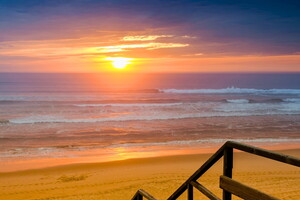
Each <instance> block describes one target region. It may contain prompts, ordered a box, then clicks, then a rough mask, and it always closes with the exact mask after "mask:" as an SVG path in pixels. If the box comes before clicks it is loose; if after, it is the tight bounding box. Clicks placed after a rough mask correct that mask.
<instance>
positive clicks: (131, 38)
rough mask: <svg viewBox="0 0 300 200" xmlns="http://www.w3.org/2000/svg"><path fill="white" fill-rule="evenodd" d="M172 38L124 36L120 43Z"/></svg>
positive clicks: (162, 36)
mask: <svg viewBox="0 0 300 200" xmlns="http://www.w3.org/2000/svg"><path fill="white" fill-rule="evenodd" d="M166 37H173V35H136V36H125V37H123V38H122V40H121V41H151V40H156V39H157V38H166Z"/></svg>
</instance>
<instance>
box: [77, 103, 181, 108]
mask: <svg viewBox="0 0 300 200" xmlns="http://www.w3.org/2000/svg"><path fill="white" fill-rule="evenodd" d="M182 104H183V103H111V104H75V106H79V107H104V106H116V107H157V106H159V107H161V106H165V107H167V106H178V105H182Z"/></svg>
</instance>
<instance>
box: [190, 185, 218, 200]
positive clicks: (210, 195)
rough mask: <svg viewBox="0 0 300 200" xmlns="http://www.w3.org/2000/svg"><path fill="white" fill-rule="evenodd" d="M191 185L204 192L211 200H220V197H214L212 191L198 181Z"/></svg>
mask: <svg viewBox="0 0 300 200" xmlns="http://www.w3.org/2000/svg"><path fill="white" fill-rule="evenodd" d="M191 185H192V186H194V187H195V188H196V189H198V190H199V191H200V192H202V193H203V194H204V195H205V196H207V197H208V198H209V199H211V200H220V199H219V197H217V196H216V195H214V194H213V193H212V192H211V191H209V190H208V189H207V188H206V187H204V186H203V185H201V184H200V183H198V182H197V181H191Z"/></svg>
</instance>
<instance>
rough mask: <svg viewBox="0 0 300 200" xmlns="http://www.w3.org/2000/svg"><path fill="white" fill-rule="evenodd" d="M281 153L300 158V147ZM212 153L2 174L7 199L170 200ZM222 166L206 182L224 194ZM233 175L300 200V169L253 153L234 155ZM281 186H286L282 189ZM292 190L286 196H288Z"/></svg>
mask: <svg viewBox="0 0 300 200" xmlns="http://www.w3.org/2000/svg"><path fill="white" fill-rule="evenodd" d="M278 152H281V153H284V154H287V155H292V156H296V157H300V148H298V149H290V150H280V151H278ZM211 155H212V154H207V153H206V154H192V155H176V156H164V157H152V158H138V159H127V160H121V161H113V162H105V163H88V164H72V165H64V166H56V167H50V168H43V169H32V170H26V171H17V172H8V173H0V188H1V190H2V191H4V192H1V194H0V198H1V199H7V200H10V199H11V200H12V199H14V200H17V199H24V198H26V199H40V200H42V199H78V198H82V199H85V198H86V199H112V200H114V199H130V198H131V197H132V195H133V194H134V193H135V192H136V190H137V189H140V188H143V189H145V190H146V191H148V192H149V193H151V194H153V195H154V196H155V197H156V198H158V199H166V198H167V197H168V196H169V195H171V194H172V192H174V191H175V190H176V189H177V188H178V187H179V186H180V185H181V184H182V183H183V182H184V181H185V180H186V179H187V178H188V177H189V176H191V174H192V173H193V172H194V171H196V170H197V169H198V168H199V167H200V166H201V165H202V164H203V163H204V162H205V161H206V160H207V159H208V158H209V157H210V156H211ZM221 174H222V161H219V162H218V163H217V164H216V165H214V166H213V167H212V168H211V169H210V170H209V171H208V172H207V173H206V174H205V175H204V176H203V177H201V178H200V181H201V183H203V184H204V185H205V186H207V187H208V188H209V189H210V190H211V191H213V192H215V193H216V194H218V195H220V194H221V190H220V189H219V188H218V180H219V179H218V177H219V175H221ZM233 176H234V177H235V178H237V180H240V181H242V182H244V183H245V184H248V185H249V186H253V187H255V188H257V189H260V190H262V191H264V192H267V193H269V194H271V195H274V196H276V197H279V198H281V199H299V197H300V189H299V187H297V183H299V181H300V169H299V168H297V167H294V166H289V165H286V164H283V163H279V162H277V161H272V160H268V159H265V158H261V157H257V156H254V155H251V154H247V153H243V152H236V153H235V154H234V171H233ZM279 185H280V187H279ZM285 190H286V191H285Z"/></svg>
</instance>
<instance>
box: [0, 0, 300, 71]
mask: <svg viewBox="0 0 300 200" xmlns="http://www.w3.org/2000/svg"><path fill="white" fill-rule="evenodd" d="M299 10H300V1H298V0H296V1H292V0H284V1H283V0H282V1H279V0H264V1H261V0H249V1H244V0H239V1H237V0H236V1H235V0H203V1H201V0H198V1H192V0H173V1H171V0H149V1H142V0H0V72H107V71H118V70H124V71H129V72H300V12H299ZM124 67H125V69H123V68H124Z"/></svg>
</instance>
